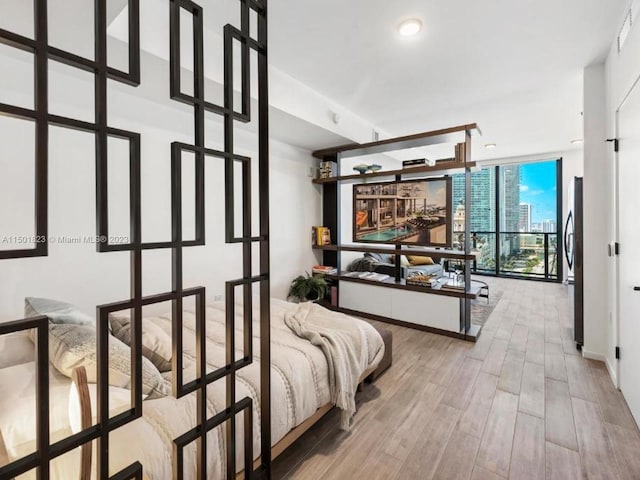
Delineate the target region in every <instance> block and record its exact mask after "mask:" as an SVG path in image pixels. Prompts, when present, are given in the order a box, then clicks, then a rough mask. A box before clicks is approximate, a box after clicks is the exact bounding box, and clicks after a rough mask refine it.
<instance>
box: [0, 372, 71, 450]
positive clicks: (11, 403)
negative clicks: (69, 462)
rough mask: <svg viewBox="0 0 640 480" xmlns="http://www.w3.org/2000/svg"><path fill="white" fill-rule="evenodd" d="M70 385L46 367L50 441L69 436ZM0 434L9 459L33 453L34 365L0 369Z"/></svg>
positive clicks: (34, 423)
mask: <svg viewBox="0 0 640 480" xmlns="http://www.w3.org/2000/svg"><path fill="white" fill-rule="evenodd" d="M70 386H71V382H70V380H69V379H68V378H66V377H64V376H62V375H60V374H59V373H58V372H56V371H55V369H53V368H49V417H50V420H49V421H50V431H51V440H52V441H57V440H61V439H63V438H65V437H67V436H69V434H70V432H71V430H70V425H69V418H68V411H69V407H68V405H69V388H70ZM0 431H2V437H3V438H4V442H5V444H6V447H7V453H8V454H9V458H10V459H11V460H15V459H17V458H21V457H23V456H25V455H28V454H30V453H33V452H35V451H36V443H35V441H36V364H35V362H28V363H23V364H21V365H15V366H12V367H8V368H3V369H0Z"/></svg>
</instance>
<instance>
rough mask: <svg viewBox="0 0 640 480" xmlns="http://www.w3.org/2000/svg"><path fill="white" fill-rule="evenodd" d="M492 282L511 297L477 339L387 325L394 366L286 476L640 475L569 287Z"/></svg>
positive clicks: (282, 472)
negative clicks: (580, 347) (347, 421)
mask: <svg viewBox="0 0 640 480" xmlns="http://www.w3.org/2000/svg"><path fill="white" fill-rule="evenodd" d="M489 282H490V283H491V284H492V285H493V286H494V288H496V287H499V288H501V289H503V290H504V295H503V297H502V299H501V300H500V301H499V303H498V304H497V306H496V308H495V310H494V312H493V313H492V314H491V316H490V318H489V319H488V320H487V324H486V325H485V327H484V329H483V332H482V336H481V338H480V340H479V342H478V343H477V344H475V345H474V344H470V343H466V342H462V341H458V340H454V339H450V338H447V337H442V336H439V335H432V334H428V333H423V332H419V331H416V330H410V329H405V328H402V327H395V326H389V325H387V326H386V328H389V329H391V330H393V343H394V345H393V353H394V359H393V366H392V367H391V369H390V370H388V371H387V372H386V373H385V374H384V375H383V376H382V377H380V378H379V379H378V380H377V382H376V383H375V384H373V385H367V386H366V388H365V390H364V392H362V393H360V394H358V413H357V415H356V419H355V426H354V427H353V429H352V431H351V432H349V433H345V432H343V431H340V430H339V429H338V414H337V412H336V411H335V409H334V410H333V411H331V412H330V413H329V414H327V416H326V417H325V418H324V419H323V420H321V421H320V422H319V423H318V424H316V425H315V426H314V427H313V428H312V429H311V430H309V431H308V432H307V433H306V434H305V435H304V436H303V437H302V438H301V439H300V440H299V441H298V442H297V443H295V444H294V445H293V446H292V447H291V448H290V449H289V450H288V451H286V452H285V453H284V454H283V455H282V456H281V457H279V458H278V459H276V460H275V463H274V478H276V479H290V480H316V479H335V480H343V479H348V480H357V479H367V480H373V479H380V480H387V479H389V480H392V479H398V480H399V479H419V480H422V479H430V478H438V479H465V480H466V479H473V480H488V479H503V478H510V479H517V480H520V479H536V480H537V479H544V478H547V479H553V480H555V479H558V480H570V479H574V478H589V479H591V478H594V479H595V478H598V479H605V478H606V479H640V454H639V453H638V452H640V432H639V431H638V428H637V426H636V424H635V422H634V420H633V418H632V416H631V413H630V412H629V409H628V407H627V405H626V403H625V401H624V398H623V397H622V395H621V393H620V392H619V391H617V390H616V389H615V388H614V386H613V384H612V383H611V380H610V379H609V376H608V373H607V371H606V368H605V366H604V364H602V363H600V362H595V361H591V360H585V359H583V358H582V357H581V356H580V355H579V352H578V351H577V350H576V348H575V345H574V343H573V341H572V330H571V322H572V315H571V312H570V307H569V302H568V295H567V287H566V286H564V285H557V284H545V283H537V282H528V281H519V280H506V279H489Z"/></svg>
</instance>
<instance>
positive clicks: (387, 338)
mask: <svg viewBox="0 0 640 480" xmlns="http://www.w3.org/2000/svg"><path fill="white" fill-rule="evenodd" d="M374 327H375V329H376V330H377V331H378V333H379V334H380V336H381V337H382V340H383V341H384V356H383V357H382V360H381V361H380V364H379V365H378V368H376V369H375V370H374V371H373V373H372V374H371V375H369V378H368V380H369V381H370V382H373V381H374V380H376V379H377V378H378V377H379V376H380V375H382V374H383V373H384V372H385V370H386V369H387V368H389V367H390V366H391V362H392V360H393V335H392V333H391V330H387V329H386V328H381V327H378V326H375V325H374Z"/></svg>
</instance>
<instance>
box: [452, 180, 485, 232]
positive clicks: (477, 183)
mask: <svg viewBox="0 0 640 480" xmlns="http://www.w3.org/2000/svg"><path fill="white" fill-rule="evenodd" d="M495 178H496V172H495V168H492V167H490V168H483V169H482V170H480V171H478V172H473V173H471V210H470V219H471V231H472V232H494V231H495V228H496V210H495V209H496V194H495V181H496V180H495ZM464 198H465V176H464V174H461V175H453V205H454V206H456V205H458V204H459V203H460V201H461V200H462V201H463V202H464Z"/></svg>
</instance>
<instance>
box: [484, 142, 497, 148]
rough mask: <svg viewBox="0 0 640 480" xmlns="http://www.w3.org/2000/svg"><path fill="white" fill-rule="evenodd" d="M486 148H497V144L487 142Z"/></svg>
mask: <svg viewBox="0 0 640 480" xmlns="http://www.w3.org/2000/svg"><path fill="white" fill-rule="evenodd" d="M484 148H496V144H495V143H487V144H486V145H485V146H484Z"/></svg>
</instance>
